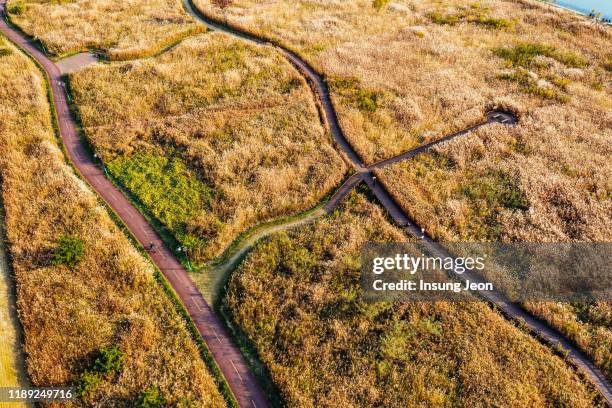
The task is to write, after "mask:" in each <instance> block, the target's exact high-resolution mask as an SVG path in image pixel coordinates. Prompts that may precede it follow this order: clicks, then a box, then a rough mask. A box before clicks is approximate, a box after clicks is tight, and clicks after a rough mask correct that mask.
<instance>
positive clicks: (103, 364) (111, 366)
mask: <svg viewBox="0 0 612 408" xmlns="http://www.w3.org/2000/svg"><path fill="white" fill-rule="evenodd" d="M93 369H94V371H95V372H97V373H100V374H108V373H119V372H121V370H122V369H123V353H122V352H121V350H119V347H117V346H109V347H105V348H102V349H100V352H99V353H98V356H97V357H96V360H95V361H94V365H93Z"/></svg>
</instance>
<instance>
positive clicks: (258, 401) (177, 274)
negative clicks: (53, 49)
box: [0, 0, 268, 408]
mask: <svg viewBox="0 0 612 408" xmlns="http://www.w3.org/2000/svg"><path fill="white" fill-rule="evenodd" d="M5 3H6V0H0V14H1V13H2V12H3V11H4V6H5ZM0 31H2V32H3V33H4V34H5V35H6V36H7V37H8V38H9V39H10V40H11V41H13V42H14V43H16V44H18V45H19V46H20V47H21V48H23V49H25V50H26V51H27V52H28V53H29V54H30V55H31V56H32V57H33V58H34V59H35V60H36V61H38V63H39V64H40V65H41V66H42V67H43V69H44V70H45V71H46V72H47V75H48V76H49V81H50V85H51V91H52V92H53V96H54V105H55V111H56V112H57V118H58V125H59V129H60V133H61V137H62V140H63V142H64V146H65V148H66V151H67V152H68V156H69V157H70V160H72V162H73V163H74V166H75V167H76V169H77V170H78V172H79V173H80V174H81V175H82V176H83V178H84V179H85V180H86V181H87V182H88V183H89V184H90V186H91V187H92V188H93V189H94V190H95V191H96V192H97V193H98V194H99V195H100V196H101V197H102V198H103V199H104V200H105V201H106V202H107V203H108V205H110V207H112V208H113V210H115V212H116V213H117V214H118V215H119V217H121V219H122V220H123V222H124V223H125V224H126V225H127V227H128V228H129V229H130V231H131V232H132V233H133V234H134V236H135V237H136V239H138V241H139V242H140V243H141V244H142V245H143V246H145V247H146V246H147V245H149V243H151V242H153V243H154V244H155V246H156V248H158V249H157V250H156V251H155V252H154V253H151V258H152V259H153V262H154V263H155V264H156V265H157V267H158V268H159V269H160V270H161V271H162V273H163V274H164V276H165V277H166V278H167V279H168V281H169V282H170V284H171V285H172V287H173V288H174V290H175V291H176V293H177V295H178V296H179V298H180V299H181V301H182V302H183V304H184V305H185V307H186V308H187V311H188V312H189V314H190V315H191V317H192V319H193V321H194V322H195V325H196V327H197V329H198V331H199V332H200V334H201V335H202V338H203V339H204V341H205V342H206V345H207V346H208V348H209V350H210V352H211V353H212V355H213V357H214V359H215V361H216V363H217V365H218V366H219V368H220V369H221V371H222V373H223V375H224V377H225V378H226V380H227V382H228V383H229V386H230V388H231V389H232V391H233V393H234V395H235V397H236V399H237V400H238V403H239V404H240V406H241V407H252V408H263V407H267V406H268V401H267V400H266V398H265V396H264V393H263V392H262V390H261V389H260V387H259V385H258V384H257V381H256V380H255V377H254V376H253V374H252V373H251V371H250V369H249V366H248V365H247V363H246V361H245V360H244V358H243V356H242V354H241V353H240V351H239V349H238V348H237V347H235V346H234V344H233V342H232V340H231V338H230V336H229V335H228V333H227V331H226V330H225V326H224V325H223V323H222V322H221V321H220V320H219V318H218V317H217V315H216V314H215V313H214V311H213V310H212V309H211V307H210V306H209V305H208V303H206V301H205V300H204V298H203V297H202V294H201V293H200V292H199V291H198V288H197V286H196V285H195V283H194V282H193V281H192V280H191V278H190V277H189V274H188V273H187V271H186V270H185V269H184V268H183V267H182V265H181V264H180V263H179V262H178V261H177V260H176V258H175V257H174V255H173V254H172V252H171V251H170V250H169V249H168V248H167V247H166V246H165V244H164V242H163V241H162V239H161V238H160V237H159V235H158V234H157V233H156V232H155V230H153V228H152V227H151V226H150V225H149V224H148V223H147V221H146V219H145V218H144V217H143V216H142V214H140V212H138V210H137V209H136V208H134V207H133V206H132V205H131V204H130V202H129V201H128V200H127V198H125V196H124V195H123V194H121V192H120V191H119V190H118V189H117V188H116V187H115V186H114V185H113V184H112V183H111V182H110V181H109V180H108V179H107V178H106V177H105V176H104V173H103V172H102V170H101V169H100V167H98V165H97V164H96V163H95V162H94V161H93V159H92V158H91V156H90V155H89V154H88V152H87V150H86V149H85V146H84V145H83V143H81V140H80V139H79V135H78V133H77V130H76V126H75V123H74V120H73V118H72V116H71V113H70V108H69V106H68V103H67V102H66V96H67V95H66V90H65V87H64V84H63V82H62V80H61V75H62V73H61V71H60V69H59V67H58V66H57V65H56V64H55V63H54V62H53V61H51V60H50V59H49V58H47V57H46V56H45V55H44V54H43V53H42V52H41V51H39V50H38V48H36V47H35V46H34V45H33V44H31V43H30V42H29V40H28V39H26V38H24V37H22V36H21V35H20V34H19V33H18V32H17V31H15V30H13V29H12V28H11V27H10V26H8V24H7V23H6V21H5V20H4V19H0Z"/></svg>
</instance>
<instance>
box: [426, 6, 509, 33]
mask: <svg viewBox="0 0 612 408" xmlns="http://www.w3.org/2000/svg"><path fill="white" fill-rule="evenodd" d="M488 12H489V9H488V8H481V6H480V4H477V3H475V4H472V5H471V7H470V8H465V9H463V10H461V11H459V12H456V13H449V14H443V13H441V12H439V11H436V12H432V13H429V14H428V17H429V19H430V20H431V21H432V22H433V23H435V24H439V25H456V24H459V23H462V22H466V23H471V24H476V25H479V26H483V27H485V28H491V29H497V30H501V29H506V28H510V27H512V26H513V25H514V22H512V21H510V20H507V19H505V18H500V17H491V16H489V15H488Z"/></svg>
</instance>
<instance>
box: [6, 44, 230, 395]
mask: <svg viewBox="0 0 612 408" xmlns="http://www.w3.org/2000/svg"><path fill="white" fill-rule="evenodd" d="M9 49H10V50H11V51H12V53H11V54H10V55H8V56H3V57H0V84H1V86H0V113H1V115H2V117H3V121H2V123H1V124H0V152H2V153H1V154H0V175H1V178H2V197H3V202H4V204H5V207H6V213H7V216H6V228H7V235H8V241H9V246H10V251H11V255H12V260H13V270H14V273H15V279H16V284H17V301H18V308H19V317H20V320H21V323H22V325H23V328H24V332H25V343H24V349H25V352H26V354H27V370H28V374H29V376H30V378H31V380H32V383H33V384H34V385H35V386H58V385H71V384H74V383H75V382H76V381H77V380H78V379H79V376H80V375H81V373H82V372H83V371H84V370H87V369H90V368H91V365H92V357H93V356H94V355H95V353H96V352H97V351H98V350H99V349H100V348H102V347H105V346H109V345H117V346H118V347H119V348H120V350H121V351H122V352H123V353H124V361H123V366H124V367H123V370H122V372H121V373H120V374H118V375H114V376H112V375H111V376H107V377H104V378H103V379H102V380H101V381H100V383H99V385H98V386H97V388H96V389H95V390H93V391H92V392H91V393H90V394H89V395H88V396H87V397H86V398H85V399H84V400H83V401H80V402H75V403H74V404H72V405H79V404H85V405H94V404H95V405H103V406H131V404H132V402H133V400H134V398H135V397H136V395H137V393H139V392H141V391H143V390H144V389H146V388H147V387H149V386H157V387H159V389H160V390H161V392H162V394H163V395H164V397H165V398H166V399H167V401H168V402H169V403H171V404H178V403H179V402H180V401H192V402H193V403H194V404H195V405H197V406H216V407H221V406H224V401H223V399H222V397H221V395H220V394H219V391H218V390H217V388H216V386H215V384H214V382H213V380H212V378H211V376H210V374H209V373H208V372H207V369H206V367H205V365H204V362H203V361H202V360H201V359H200V356H199V353H198V349H197V347H196V345H195V344H194V342H193V341H192V339H191V338H190V334H189V332H188V331H187V328H186V326H185V323H184V321H183V320H182V318H181V317H180V316H179V315H178V313H177V312H176V311H175V309H174V307H173V305H172V303H171V301H170V300H169V299H168V298H167V297H166V295H165V294H164V292H163V290H162V289H161V288H160V287H159V286H158V285H157V284H156V283H155V281H154V279H153V276H152V267H151V265H150V264H148V262H146V261H145V260H144V258H143V257H142V256H141V255H140V254H139V253H138V252H137V251H136V249H135V248H134V247H133V246H132V245H131V244H130V242H129V241H128V239H127V238H126V237H125V236H124V234H122V233H121V231H120V230H119V229H118V228H117V226H116V225H115V224H114V223H113V222H112V221H111V219H110V217H109V215H108V213H107V212H106V210H105V209H104V208H103V207H102V206H101V205H100V204H99V203H98V201H97V199H96V196H95V195H94V194H92V192H91V191H90V190H89V188H88V187H87V186H86V185H85V184H84V183H83V182H82V181H81V180H80V179H78V178H77V177H76V176H75V175H74V174H73V172H72V170H71V169H70V167H69V166H68V165H66V163H65V161H64V157H63V155H62V153H61V151H60V149H59V148H58V146H57V143H56V141H55V139H54V136H53V134H52V132H51V120H50V116H49V106H48V103H47V100H46V92H45V85H44V82H43V79H42V76H41V74H40V73H39V72H38V71H37V69H36V68H35V66H34V65H33V63H32V62H31V61H30V60H28V59H27V58H26V57H25V56H23V55H22V54H20V53H18V52H17V50H16V49H14V48H13V47H9ZM65 235H70V236H75V237H79V238H80V239H82V240H84V242H85V253H84V257H83V259H82V260H81V262H80V263H79V264H78V265H77V266H76V267H75V268H73V269H69V268H67V267H65V266H52V265H51V263H50V258H51V255H52V253H53V251H54V249H55V247H56V244H57V241H58V239H59V238H60V237H62V236H65Z"/></svg>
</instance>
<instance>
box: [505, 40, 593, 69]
mask: <svg viewBox="0 0 612 408" xmlns="http://www.w3.org/2000/svg"><path fill="white" fill-rule="evenodd" d="M494 53H495V54H496V55H497V56H499V57H501V58H503V59H505V60H506V61H507V62H508V63H509V64H511V65H512V66H515V67H530V66H533V65H534V59H535V58H536V57H537V56H540V55H541V56H545V57H549V58H553V59H555V60H557V61H559V62H560V63H562V64H564V65H566V66H568V67H572V68H582V67H585V66H586V65H587V64H588V62H587V61H586V60H585V59H584V58H583V57H581V56H579V55H578V54H575V53H573V52H561V51H558V50H556V49H555V48H554V47H552V46H550V45H546V44H538V43H523V44H518V45H516V46H514V47H510V48H497V49H495V50H494Z"/></svg>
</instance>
